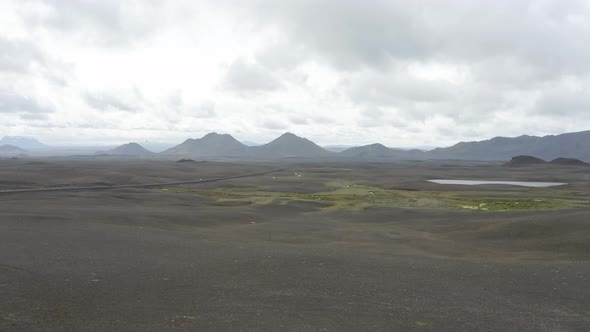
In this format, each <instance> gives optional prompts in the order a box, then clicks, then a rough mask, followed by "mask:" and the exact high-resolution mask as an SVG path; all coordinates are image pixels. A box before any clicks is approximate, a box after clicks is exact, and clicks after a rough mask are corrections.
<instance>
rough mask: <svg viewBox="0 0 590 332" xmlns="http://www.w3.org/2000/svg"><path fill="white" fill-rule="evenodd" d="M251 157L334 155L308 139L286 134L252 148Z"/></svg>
mask: <svg viewBox="0 0 590 332" xmlns="http://www.w3.org/2000/svg"><path fill="white" fill-rule="evenodd" d="M249 150H250V155H251V156H252V157H255V158H273V159H274V158H285V157H305V158H310V157H326V156H331V155H332V154H333V153H332V152H329V151H327V150H324V149H323V148H321V147H320V146H318V145H317V144H315V143H314V142H312V141H310V140H308V139H307V138H302V137H299V136H296V135H294V134H291V133H285V134H283V135H281V136H280V137H278V138H277V139H275V140H274V141H272V142H270V143H267V144H264V145H261V146H253V147H250V149H249Z"/></svg>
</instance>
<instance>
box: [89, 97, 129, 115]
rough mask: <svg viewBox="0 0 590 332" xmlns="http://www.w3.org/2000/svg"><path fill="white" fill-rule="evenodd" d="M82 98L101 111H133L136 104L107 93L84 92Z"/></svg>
mask: <svg viewBox="0 0 590 332" xmlns="http://www.w3.org/2000/svg"><path fill="white" fill-rule="evenodd" d="M83 98H84V100H85V101H86V103H87V104H88V105H90V106H92V107H93V108H95V109H98V110H102V111H123V112H133V111H136V110H137V107H136V105H133V104H132V103H131V102H130V101H126V100H124V99H123V98H121V97H118V96H115V95H112V94H108V93H94V94H91V93H86V94H85V95H84V96H83Z"/></svg>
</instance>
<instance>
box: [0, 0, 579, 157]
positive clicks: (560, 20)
mask: <svg viewBox="0 0 590 332" xmlns="http://www.w3.org/2000/svg"><path fill="white" fill-rule="evenodd" d="M0 27H1V28H0V136H3V135H28V136H35V137H37V138H39V139H41V140H42V141H44V142H46V143H49V144H90V143H100V144H115V143H125V142H128V141H146V140H148V141H160V142H180V141H182V140H184V139H186V138H188V137H193V138H194V137H200V136H202V135H204V134H206V133H207V132H210V131H216V132H220V133H230V134H232V135H234V136H235V137H236V138H237V139H240V140H249V141H254V142H261V143H263V142H267V141H269V140H271V139H273V138H275V137H276V136H278V135H280V134H281V133H283V132H285V131H290V132H293V133H295V134H298V135H300V136H305V137H307V138H310V139H312V140H314V141H316V142H317V143H320V144H368V143H373V142H381V143H384V144H386V145H389V146H395V147H425V146H445V145H451V144H453V143H456V142H458V141H465V140H480V139H486V138H490V137H493V136H518V135H521V134H530V135H546V134H558V133H563V132H569V131H581V130H587V129H590V60H589V59H590V42H588V41H589V40H590V3H589V2H588V1H575V0H568V1H563V0H555V1H546V0H531V1H527V0H495V1H473V0H471V1H467V0H466V1H438V0H437V1H435V0H431V1H420V0H418V1H411V2H409V1H402V0H399V1H395V0H383V1H380V0H355V1H353V0H349V1H346V0H282V1H277V0H252V1H249V0H233V1H232V0H214V1H198V0H175V1H159V0H141V1H140V0H126V1H120V0H79V1H73V0H72V1H69V0H45V1H42V0H13V1H11V0H0Z"/></svg>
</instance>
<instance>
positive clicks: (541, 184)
mask: <svg viewBox="0 0 590 332" xmlns="http://www.w3.org/2000/svg"><path fill="white" fill-rule="evenodd" d="M428 182H433V183H438V184H458V185H464V186H478V185H483V184H504V185H509V186H522V187H534V188H545V187H556V186H565V185H566V184H567V183H562V182H532V181H482V180H428Z"/></svg>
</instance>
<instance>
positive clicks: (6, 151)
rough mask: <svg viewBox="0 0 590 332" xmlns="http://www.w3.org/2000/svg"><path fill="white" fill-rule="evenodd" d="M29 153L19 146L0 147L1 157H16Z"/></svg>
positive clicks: (6, 145)
mask: <svg viewBox="0 0 590 332" xmlns="http://www.w3.org/2000/svg"><path fill="white" fill-rule="evenodd" d="M26 152H27V151H25V150H23V149H21V148H19V147H18V146H14V145H10V144H4V145H0V155H3V156H15V155H19V154H24V153H26Z"/></svg>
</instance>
